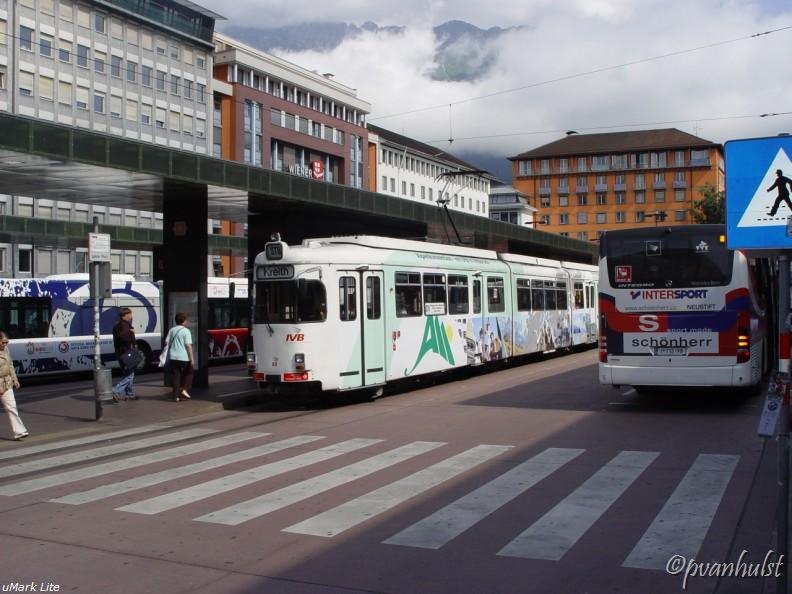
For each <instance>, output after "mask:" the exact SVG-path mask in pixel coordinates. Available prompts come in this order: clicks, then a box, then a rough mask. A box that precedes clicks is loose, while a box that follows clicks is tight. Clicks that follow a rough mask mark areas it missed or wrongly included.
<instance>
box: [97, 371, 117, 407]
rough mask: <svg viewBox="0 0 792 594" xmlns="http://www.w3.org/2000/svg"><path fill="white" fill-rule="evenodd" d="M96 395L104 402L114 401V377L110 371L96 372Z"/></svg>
mask: <svg viewBox="0 0 792 594" xmlns="http://www.w3.org/2000/svg"><path fill="white" fill-rule="evenodd" d="M94 393H95V394H96V398H97V399H98V400H101V401H102V402H107V401H109V400H112V399H113V376H112V374H111V372H110V370H109V369H95V370H94Z"/></svg>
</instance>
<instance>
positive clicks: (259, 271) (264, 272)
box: [256, 264, 294, 280]
mask: <svg viewBox="0 0 792 594" xmlns="http://www.w3.org/2000/svg"><path fill="white" fill-rule="evenodd" d="M292 277H294V266H292V265H291V264H277V265H274V266H259V267H258V268H256V280H272V279H282V278H292Z"/></svg>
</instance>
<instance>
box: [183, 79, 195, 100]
mask: <svg viewBox="0 0 792 594" xmlns="http://www.w3.org/2000/svg"><path fill="white" fill-rule="evenodd" d="M192 86H193V83H192V81H191V80H187V79H184V97H185V98H187V99H192Z"/></svg>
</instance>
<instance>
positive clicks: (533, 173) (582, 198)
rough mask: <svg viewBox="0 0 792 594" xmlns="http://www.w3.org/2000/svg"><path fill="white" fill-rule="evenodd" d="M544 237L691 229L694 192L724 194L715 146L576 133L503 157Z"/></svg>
mask: <svg viewBox="0 0 792 594" xmlns="http://www.w3.org/2000/svg"><path fill="white" fill-rule="evenodd" d="M509 160H510V161H511V162H512V185H513V186H514V187H515V188H516V189H517V190H519V191H521V192H524V193H526V194H529V195H532V196H535V197H536V200H535V204H534V206H535V207H536V208H537V216H538V217H539V218H540V219H541V220H543V221H546V226H545V227H544V228H543V230H545V231H550V232H553V233H559V234H561V235H564V236H568V237H573V238H575V239H581V240H589V241H590V240H596V239H598V238H599V236H600V234H601V233H602V232H603V231H606V230H608V229H618V228H620V227H636V226H641V225H654V224H656V223H657V222H658V221H660V220H662V221H663V224H664V225H681V224H688V223H691V222H692V218H691V208H692V207H693V203H694V202H695V201H698V200H700V199H701V198H702V196H701V195H700V194H699V190H700V189H701V188H702V187H703V186H704V185H705V184H711V185H712V186H714V187H715V188H716V189H717V190H718V191H722V190H723V189H724V187H725V179H724V159H723V147H722V146H721V145H720V144H717V143H714V142H711V141H709V140H704V139H703V138H698V137H697V136H693V135H692V134H688V133H686V132H682V131H680V130H676V129H674V128H671V129H663V130H642V131H634V132H613V133H605V134H576V133H570V134H568V135H567V136H566V137H564V138H562V139H560V140H557V141H555V142H551V143H549V144H546V145H543V146H540V147H538V148H535V149H532V150H530V151H527V152H524V153H521V154H519V155H516V156H514V157H509Z"/></svg>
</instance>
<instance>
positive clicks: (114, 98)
mask: <svg viewBox="0 0 792 594" xmlns="http://www.w3.org/2000/svg"><path fill="white" fill-rule="evenodd" d="M123 105H124V100H123V99H121V97H120V96H118V95H110V117H112V118H118V119H121V109H122V106H123Z"/></svg>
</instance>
